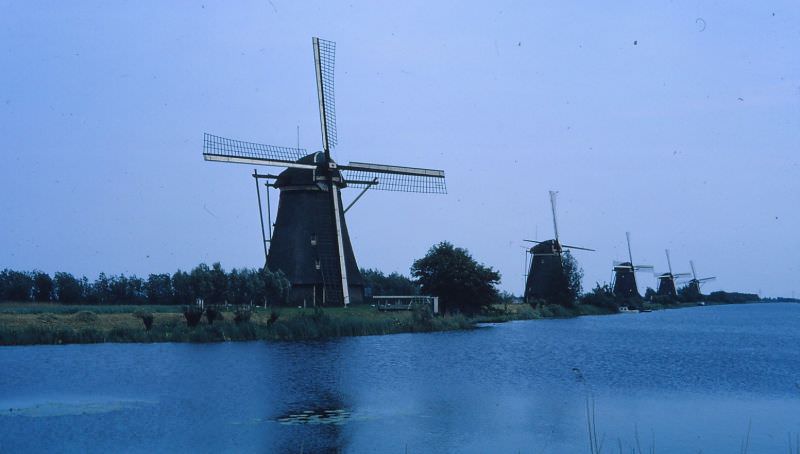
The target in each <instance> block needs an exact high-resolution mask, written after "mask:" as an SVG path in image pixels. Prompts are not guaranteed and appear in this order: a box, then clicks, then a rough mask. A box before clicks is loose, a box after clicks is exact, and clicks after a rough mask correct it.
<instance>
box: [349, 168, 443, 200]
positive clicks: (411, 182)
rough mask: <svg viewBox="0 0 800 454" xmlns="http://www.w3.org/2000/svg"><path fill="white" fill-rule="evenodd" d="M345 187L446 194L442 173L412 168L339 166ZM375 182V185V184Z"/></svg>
mask: <svg viewBox="0 0 800 454" xmlns="http://www.w3.org/2000/svg"><path fill="white" fill-rule="evenodd" d="M339 168H340V169H341V170H342V174H343V175H344V178H345V181H346V182H347V185H348V186H350V187H355V188H365V187H370V188H372V189H379V190H382V191H397V192H418V193H426V194H447V184H446V183H445V178H444V172H443V171H441V170H432V169H417V168H413V167H400V166H387V165H379V164H367V163H354V162H351V163H350V164H348V165H346V166H339ZM375 180H377V183H375Z"/></svg>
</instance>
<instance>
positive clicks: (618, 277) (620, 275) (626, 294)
mask: <svg viewBox="0 0 800 454" xmlns="http://www.w3.org/2000/svg"><path fill="white" fill-rule="evenodd" d="M625 240H626V241H627V243H628V261H627V262H620V261H615V262H614V268H613V271H614V275H613V278H612V283H611V287H612V289H613V292H614V296H616V297H618V298H641V295H640V294H639V287H638V286H637V284H636V272H637V271H642V270H647V271H651V272H652V271H653V267H652V266H651V265H634V263H633V253H632V252H631V232H625Z"/></svg>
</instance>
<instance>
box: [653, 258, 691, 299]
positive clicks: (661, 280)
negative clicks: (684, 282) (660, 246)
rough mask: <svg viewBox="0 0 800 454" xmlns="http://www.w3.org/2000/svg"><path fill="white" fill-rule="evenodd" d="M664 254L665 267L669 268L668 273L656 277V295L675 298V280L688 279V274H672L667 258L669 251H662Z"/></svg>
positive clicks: (669, 261)
mask: <svg viewBox="0 0 800 454" xmlns="http://www.w3.org/2000/svg"><path fill="white" fill-rule="evenodd" d="M664 252H665V253H666V254H667V266H668V267H669V272H667V273H661V274H659V275H657V276H656V277H657V278H658V290H657V291H656V295H662V296H669V297H671V298H677V297H678V288H677V287H676V286H675V280H676V279H680V278H683V277H688V276H689V273H677V274H674V273H673V272H672V261H671V260H670V258H669V249H664Z"/></svg>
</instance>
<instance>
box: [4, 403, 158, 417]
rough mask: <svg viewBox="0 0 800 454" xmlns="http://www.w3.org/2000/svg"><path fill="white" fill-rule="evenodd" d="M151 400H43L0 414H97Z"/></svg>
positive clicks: (133, 406)
mask: <svg viewBox="0 0 800 454" xmlns="http://www.w3.org/2000/svg"><path fill="white" fill-rule="evenodd" d="M150 404H153V402H146V401H140V400H117V401H102V402H43V403H39V404H34V405H29V406H25V407H17V408H14V407H12V408H9V409H8V410H6V411H2V412H0V416H27V417H30V418H46V417H52V416H80V415H97V414H103V413H110V412H114V411H122V410H133V409H137V408H143V407H145V406H147V405H150Z"/></svg>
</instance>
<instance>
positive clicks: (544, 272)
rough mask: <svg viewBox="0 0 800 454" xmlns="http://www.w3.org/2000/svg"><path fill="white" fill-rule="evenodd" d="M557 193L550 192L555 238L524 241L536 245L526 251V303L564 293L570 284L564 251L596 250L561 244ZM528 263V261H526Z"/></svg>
mask: <svg viewBox="0 0 800 454" xmlns="http://www.w3.org/2000/svg"><path fill="white" fill-rule="evenodd" d="M557 195H558V192H557V191H550V209H551V211H552V213H553V234H554V235H555V238H554V239H552V240H547V241H534V240H524V241H527V242H529V243H536V245H535V246H533V247H532V248H530V249H526V252H525V255H526V258H527V255H528V254H530V255H531V261H530V268H529V270H528V277H527V279H526V281H525V301H526V302H531V301H533V300H537V299H545V300H547V299H549V298H551V297H552V296H554V295H555V294H556V293H558V292H560V291H563V288H562V287H563V286H564V284H568V282H565V281H566V280H565V279H564V258H563V256H562V254H563V253H564V249H578V250H582V251H594V249H589V248H584V247H578V246H569V245H566V244H561V242H560V241H559V238H558V217H557V216H556V196H557ZM526 261H527V260H526Z"/></svg>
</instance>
